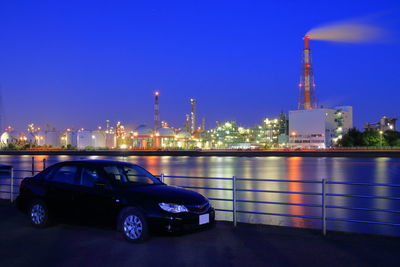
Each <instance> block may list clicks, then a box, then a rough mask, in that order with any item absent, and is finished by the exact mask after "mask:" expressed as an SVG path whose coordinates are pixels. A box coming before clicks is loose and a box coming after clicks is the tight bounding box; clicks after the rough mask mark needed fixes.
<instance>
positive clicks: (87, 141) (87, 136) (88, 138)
mask: <svg viewBox="0 0 400 267" xmlns="http://www.w3.org/2000/svg"><path fill="white" fill-rule="evenodd" d="M88 146H92V132H91V131H88V130H84V129H80V130H79V131H78V134H77V147H78V149H85V148H86V147H88Z"/></svg>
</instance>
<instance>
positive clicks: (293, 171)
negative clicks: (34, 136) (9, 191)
mask: <svg viewBox="0 0 400 267" xmlns="http://www.w3.org/2000/svg"><path fill="white" fill-rule="evenodd" d="M84 158H88V159H111V160H120V161H127V162H131V163H136V164H139V165H141V166H143V167H145V168H146V169H148V170H149V171H150V172H151V173H153V174H160V173H164V174H165V175H176V176H201V177H232V176H236V177H238V178H259V179H284V180H318V181H320V180H322V179H323V178H324V179H327V180H328V181H344V182H373V183H391V184H399V183H400V181H399V179H400V178H399V174H400V159H397V158H313V157H304V158H303V157H188V156H186V157H172V156H162V157H161V156H145V157H140V156H129V157H122V156H107V157H106V156H88V157H82V156H35V166H36V169H38V170H40V169H42V161H43V159H46V160H47V165H48V166H49V165H51V164H54V163H56V162H58V161H64V160H79V159H84ZM0 163H1V164H8V165H13V166H14V168H15V169H26V170H30V168H31V156H6V155H4V156H0ZM18 175H19V176H20V177H22V176H29V175H30V174H29V173H24V174H20V173H19V174H18ZM166 182H167V183H168V184H171V185H181V186H202V187H203V186H204V187H221V188H231V187H232V182H231V181H227V180H198V179H172V178H167V180H166ZM238 188H241V189H263V190H279V191H296V192H321V185H320V184H304V183H284V182H282V183H280V182H249V181H239V182H238ZM198 191H199V192H200V193H203V194H205V195H206V196H208V197H212V198H228V199H230V198H232V192H231V191H221V190H220V191H216V190H198ZM327 192H328V193H338V194H343V193H345V194H357V195H363V194H364V195H379V196H400V188H388V187H361V186H350V185H329V186H328V188H327ZM238 198H239V199H248V200H259V201H271V202H289V203H306V204H320V203H321V197H320V196H309V195H307V196H306V195H300V194H277V193H256V192H239V193H238ZM327 204H328V205H335V206H354V207H364V208H382V209H400V203H399V201H397V200H384V199H355V198H349V197H347V198H344V197H328V199H327ZM214 205H215V206H216V207H218V208H222V209H231V208H232V203H231V201H216V202H214ZM238 210H252V211H262V212H269V213H288V214H293V215H311V216H320V215H321V209H320V208H314V207H303V206H296V205H274V204H253V203H243V202H239V203H238ZM327 216H328V217H335V218H350V219H362V220H380V221H388V222H393V223H398V222H400V216H399V214H394V213H384V212H369V213H366V212H360V211H353V210H344V209H333V208H331V209H328V214H327ZM231 217H232V215H231V213H229V212H221V213H218V216H217V218H218V219H222V220H230V219H231ZM238 219H239V221H243V222H251V223H265V224H273V225H287V226H296V227H311V228H320V227H321V222H320V221H319V220H312V219H303V218H294V217H291V218H286V217H280V216H266V215H251V214H240V215H239V217H238ZM328 229H335V230H345V231H360V232H370V233H371V232H372V233H379V234H390V235H400V230H399V229H398V228H396V227H390V226H377V225H360V224H356V223H343V222H332V221H328Z"/></svg>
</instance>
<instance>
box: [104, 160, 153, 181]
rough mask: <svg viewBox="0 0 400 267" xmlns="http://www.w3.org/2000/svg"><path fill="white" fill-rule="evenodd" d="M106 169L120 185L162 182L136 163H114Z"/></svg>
mask: <svg viewBox="0 0 400 267" xmlns="http://www.w3.org/2000/svg"><path fill="white" fill-rule="evenodd" d="M104 170H105V172H106V173H107V174H108V176H109V177H110V178H111V179H112V180H113V182H115V183H116V184H119V185H154V184H161V182H160V181H159V180H158V179H157V178H156V177H154V176H153V175H152V174H151V173H149V172H148V171H146V170H145V169H143V168H142V167H139V166H136V165H112V166H106V167H104Z"/></svg>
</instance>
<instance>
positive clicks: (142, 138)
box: [133, 124, 153, 149]
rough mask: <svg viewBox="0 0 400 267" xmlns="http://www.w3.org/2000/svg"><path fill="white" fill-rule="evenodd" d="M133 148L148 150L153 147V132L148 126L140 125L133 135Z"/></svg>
mask: <svg viewBox="0 0 400 267" xmlns="http://www.w3.org/2000/svg"><path fill="white" fill-rule="evenodd" d="M133 137H134V138H133V146H134V147H138V148H142V149H147V148H149V147H152V146H153V130H152V129H151V128H150V127H148V126H147V125H144V124H142V125H139V126H138V127H137V128H136V131H135V132H134V134H133Z"/></svg>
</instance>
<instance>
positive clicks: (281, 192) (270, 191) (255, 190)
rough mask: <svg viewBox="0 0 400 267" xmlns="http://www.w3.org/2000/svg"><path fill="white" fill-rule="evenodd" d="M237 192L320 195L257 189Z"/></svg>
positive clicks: (317, 194) (316, 194)
mask: <svg viewBox="0 0 400 267" xmlns="http://www.w3.org/2000/svg"><path fill="white" fill-rule="evenodd" d="M237 191H241V192H264V193H280V194H298V195H313V196H320V195H322V194H321V193H313V192H296V191H276V190H259V189H237Z"/></svg>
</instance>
